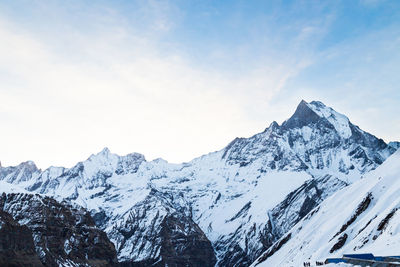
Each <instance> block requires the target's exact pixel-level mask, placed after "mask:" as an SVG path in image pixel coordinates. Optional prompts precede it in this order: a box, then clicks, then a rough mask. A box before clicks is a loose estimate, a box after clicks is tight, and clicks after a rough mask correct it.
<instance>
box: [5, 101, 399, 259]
mask: <svg viewBox="0 0 400 267" xmlns="http://www.w3.org/2000/svg"><path fill="white" fill-rule="evenodd" d="M395 150H396V149H395V148H394V147H392V146H388V145H387V144H386V143H385V142H384V141H383V140H381V139H378V138H376V137H375V136H373V135H371V134H369V133H366V132H364V131H362V130H361V129H359V128H358V127H357V126H355V125H353V124H352V123H351V122H350V121H349V119H348V118H347V117H346V116H344V115H342V114H340V113H338V112H336V111H334V110H333V109H332V108H329V107H327V106H325V105H324V104H323V103H321V102H315V101H314V102H311V103H307V102H305V101H302V102H301V103H300V104H299V105H298V107H297V109H296V111H295V113H294V114H293V116H292V117H291V118H289V119H288V120H286V121H285V122H283V123H282V125H279V124H278V123H276V122H273V123H272V124H271V125H270V126H269V127H268V128H266V129H265V131H263V132H261V133H259V134H256V135H254V136H252V137H250V138H236V139H235V140H233V141H232V142H231V143H230V144H229V145H228V146H227V147H226V148H224V149H223V150H221V151H217V152H213V153H210V154H207V155H204V156H202V157H199V158H196V159H194V160H192V161H190V162H188V163H182V164H170V163H168V162H166V161H164V160H162V159H158V160H154V161H150V162H149V161H146V160H145V158H144V156H142V155H140V154H137V153H133V154H129V155H126V156H118V155H115V154H113V153H111V152H110V151H109V150H108V149H104V150H103V151H101V152H100V153H98V154H96V155H92V156H90V157H89V158H88V159H87V160H85V161H83V162H79V163H78V164H77V165H76V166H74V167H73V168H70V169H66V168H61V167H50V168H48V169H46V170H44V171H41V170H38V169H37V168H36V166H35V165H34V164H33V163H32V162H26V163H22V164H20V165H18V166H16V167H7V168H0V180H3V181H6V182H8V183H13V184H15V185H18V186H20V187H22V188H24V189H26V190H28V191H30V192H35V193H40V194H43V195H49V196H53V197H55V198H59V199H60V200H62V199H67V200H70V201H73V202H74V203H76V204H79V205H81V206H83V207H85V208H87V209H88V210H90V211H91V214H92V215H93V217H94V219H95V221H96V224H97V225H98V226H99V227H100V228H101V229H103V230H104V231H105V232H106V233H107V234H108V236H109V238H110V239H111V241H112V242H113V243H114V244H115V246H116V249H117V252H118V259H119V260H120V261H122V262H125V263H126V264H129V262H136V263H143V264H146V263H150V262H152V263H157V264H159V265H160V266H161V265H165V264H174V262H173V260H175V261H176V260H178V261H179V260H183V259H186V260H187V261H189V262H191V263H192V266H213V265H215V262H216V265H218V266H246V265H249V264H250V263H252V262H253V261H254V260H255V259H257V257H258V256H259V255H260V254H261V253H262V252H263V251H264V250H266V249H268V248H270V247H271V246H272V245H273V244H274V242H275V241H276V240H278V239H279V238H281V237H282V236H283V235H285V234H286V233H287V231H289V230H290V229H291V227H292V226H294V225H295V224H296V223H297V222H299V221H300V220H301V219H302V218H303V217H304V216H306V215H307V214H308V213H309V211H311V210H312V209H313V208H315V207H316V206H317V205H318V204H319V203H321V202H322V201H323V200H324V199H325V198H327V197H328V196H330V195H331V194H333V193H334V192H336V191H337V190H339V189H342V188H343V187H345V186H347V185H348V184H350V183H352V182H354V181H357V180H359V178H360V177H361V176H362V175H363V174H365V173H367V172H369V171H371V170H373V169H375V168H376V167H377V166H379V165H380V164H382V162H384V161H385V159H386V158H387V157H389V156H390V155H391V154H392V153H394V151H395ZM177 222H179V226H177V227H170V225H172V224H175V225H177ZM199 255H201V257H200V258H201V259H200V258H199ZM200 260H201V261H200ZM127 266H128V265H127Z"/></svg>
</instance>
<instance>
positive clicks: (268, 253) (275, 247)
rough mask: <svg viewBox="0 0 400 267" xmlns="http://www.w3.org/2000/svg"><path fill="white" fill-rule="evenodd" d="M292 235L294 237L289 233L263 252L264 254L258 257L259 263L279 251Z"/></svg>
mask: <svg viewBox="0 0 400 267" xmlns="http://www.w3.org/2000/svg"><path fill="white" fill-rule="evenodd" d="M291 237H292V234H291V233H289V234H287V235H286V236H285V237H284V238H282V239H281V240H279V242H277V243H275V244H274V245H273V246H272V247H270V248H269V249H268V250H267V251H266V252H265V253H263V255H262V256H261V257H260V258H259V259H258V261H257V264H260V263H261V262H263V261H265V260H266V259H268V258H269V257H271V256H272V255H274V254H275V252H277V251H278V250H279V249H280V248H281V247H282V246H283V245H285V244H286V243H287V242H288V241H289V240H290V238H291ZM257 264H256V265H257Z"/></svg>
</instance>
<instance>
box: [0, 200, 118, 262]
mask: <svg viewBox="0 0 400 267" xmlns="http://www.w3.org/2000/svg"><path fill="white" fill-rule="evenodd" d="M0 210H1V212H2V213H3V214H8V217H7V216H6V218H8V219H10V218H11V216H12V218H13V221H14V222H15V223H14V225H13V224H12V222H11V223H8V224H7V225H11V226H13V227H19V228H20V229H21V231H20V232H19V233H18V235H17V237H16V240H17V241H19V242H21V243H24V242H25V245H24V246H25V248H24V249H21V250H22V251H25V252H26V253H28V252H29V253H31V252H35V253H34V254H35V255H36V257H33V259H34V258H37V259H38V260H39V259H40V261H39V263H40V262H41V263H42V264H43V265H45V266H59V265H70V266H85V265H87V266H115V265H116V263H117V259H116V251H115V249H114V245H113V244H112V243H111V242H110V241H109V240H108V238H107V236H106V234H105V233H104V232H102V231H101V230H99V229H97V228H96V227H95V225H94V222H93V220H92V218H91V216H90V214H89V213H88V212H86V211H85V210H84V209H82V208H79V207H76V206H75V207H74V206H71V205H70V204H67V203H58V202H57V201H55V200H54V199H52V198H49V197H41V196H39V195H31V194H5V193H3V194H2V196H1V197H0ZM18 225H19V226H18ZM1 230H2V231H3V230H4V231H6V228H3V227H2V229H1ZM14 231H15V230H14ZM12 233H13V230H10V232H9V234H12ZM19 238H26V241H24V239H21V240H20V239H19ZM31 241H32V242H31ZM18 245H19V244H18V243H16V245H15V246H16V247H17V248H18ZM31 254H32V253H31ZM10 259H11V258H10ZM38 266H40V264H39V265H38Z"/></svg>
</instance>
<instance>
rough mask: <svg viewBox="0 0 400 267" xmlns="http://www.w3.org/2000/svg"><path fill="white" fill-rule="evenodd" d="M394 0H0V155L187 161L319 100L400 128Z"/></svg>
mask: <svg viewBox="0 0 400 267" xmlns="http://www.w3.org/2000/svg"><path fill="white" fill-rule="evenodd" d="M399 73H400V1H396V0H393V1H389V0H386V1H385V0H381V1H379V0H354V1H344V0H343V1H339V0H338V1H333V0H332V1H301V0H300V1H278V0H277V1H274V0H271V1H265V0H262V1H256V0H255V1H224V0H220V1H215V0H214V1H211V0H201V1H197V0H192V1H184V0H182V1H180V0H177V1H167V0H166V1H154V0H149V1H133V0H132V1H122V0H117V1H89V0H88V1H85V0H80V1H74V0H71V1H55V0H54V1H53V0H42V1H39V0H38V1H35V0H29V1H28V0H13V1H0V81H1V86H0V103H1V104H0V125H1V128H0V129H1V131H0V161H1V163H2V165H3V166H9V165H16V164H18V163H20V162H23V161H26V160H33V161H34V162H35V163H36V164H37V165H38V166H39V167H40V168H43V169H44V168H47V167H49V166H51V165H53V166H65V167H71V166H73V165H74V164H76V163H77V162H78V161H82V160H85V159H86V158H87V157H88V156H90V155H91V154H95V153H97V152H99V151H100V150H102V149H103V148H104V147H108V148H109V149H110V150H111V151H112V152H114V153H117V154H120V155H124V154H128V153H131V152H138V153H142V154H144V155H145V157H146V159H147V160H152V159H155V158H163V159H165V160H167V161H169V162H175V163H178V162H183V161H190V160H191V159H193V158H194V157H198V156H200V155H203V154H206V153H209V152H212V151H216V150H220V149H222V148H223V147H225V146H226V145H227V144H228V143H229V142H230V141H231V140H233V139H234V138H235V137H249V136H252V135H253V134H256V133H258V132H261V131H263V130H264V129H265V128H266V127H268V125H269V124H270V123H271V122H272V121H274V120H275V121H277V122H278V123H282V122H283V121H284V120H285V119H287V118H289V117H290V116H291V115H292V113H293V112H294V110H295V109H296V106H297V105H298V103H299V102H300V101H301V100H302V99H304V100H306V101H312V100H319V101H322V102H324V103H325V104H326V105H328V106H331V107H333V108H334V109H335V110H336V111H338V112H341V113H343V114H345V115H347V116H348V117H349V118H350V120H351V121H352V122H353V123H354V124H356V125H358V126H360V128H361V129H363V130H365V131H368V132H370V133H372V134H374V135H376V136H377V137H379V138H382V139H384V140H385V141H386V142H388V141H393V140H400V116H399V114H400V75H399Z"/></svg>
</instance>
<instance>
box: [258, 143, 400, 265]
mask: <svg viewBox="0 0 400 267" xmlns="http://www.w3.org/2000/svg"><path fill="white" fill-rule="evenodd" d="M399 208H400V150H399V151H397V152H396V153H395V154H393V155H392V156H391V157H389V158H388V159H387V160H386V161H385V162H384V163H383V164H382V165H381V166H379V167H378V168H377V169H376V170H374V171H372V172H370V173H368V174H366V175H365V177H364V178H363V179H361V180H359V181H357V182H355V183H353V184H352V185H350V186H348V187H346V188H344V189H342V190H340V191H338V192H336V193H335V194H333V195H332V196H331V197H329V198H328V199H326V200H325V201H324V202H322V204H321V205H320V206H318V207H317V208H315V209H314V210H313V211H312V212H311V213H310V214H309V215H307V216H306V217H305V218H304V219H303V220H301V221H300V222H299V223H298V224H296V226H295V227H293V229H292V230H291V231H290V232H289V233H287V234H286V235H285V236H284V237H283V238H282V239H281V240H279V241H278V242H277V243H275V245H274V248H275V249H274V248H271V249H270V250H268V251H266V252H265V253H264V254H263V255H262V256H261V257H260V258H259V259H258V260H257V261H256V262H255V263H254V265H253V266H259V267H262V266H301V265H302V264H303V262H310V261H311V262H314V261H324V260H325V259H326V258H328V257H341V256H342V254H352V253H373V254H374V255H382V256H385V255H386V256H389V255H399V249H400V211H399ZM278 247H280V248H278ZM274 250H276V251H275V252H274ZM263 260H264V261H263ZM261 261H262V262H261ZM258 262H261V263H260V264H257V263H258Z"/></svg>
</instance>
